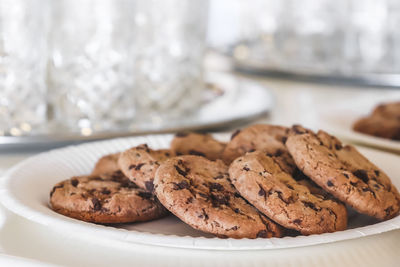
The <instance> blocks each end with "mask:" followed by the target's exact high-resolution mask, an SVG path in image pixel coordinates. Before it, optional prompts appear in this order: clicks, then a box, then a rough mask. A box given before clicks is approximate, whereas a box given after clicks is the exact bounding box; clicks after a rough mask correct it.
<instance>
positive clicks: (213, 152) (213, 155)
mask: <svg viewBox="0 0 400 267" xmlns="http://www.w3.org/2000/svg"><path fill="white" fill-rule="evenodd" d="M225 146H226V144H225V143H222V142H220V141H218V140H216V139H215V138H214V137H212V135H211V134H199V133H185V132H182V133H177V134H176V135H175V138H174V139H173V140H172V142H171V150H172V151H174V152H175V153H176V155H197V156H203V157H205V158H208V159H209V160H216V159H221V158H222V152H223V151H224V149H225Z"/></svg>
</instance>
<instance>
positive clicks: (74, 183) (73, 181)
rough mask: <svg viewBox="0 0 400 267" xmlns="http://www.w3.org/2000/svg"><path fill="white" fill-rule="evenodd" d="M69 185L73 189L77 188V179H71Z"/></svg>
mask: <svg viewBox="0 0 400 267" xmlns="http://www.w3.org/2000/svg"><path fill="white" fill-rule="evenodd" d="M71 184H72V186H73V187H77V185H78V184H79V181H78V180H77V179H72V180H71Z"/></svg>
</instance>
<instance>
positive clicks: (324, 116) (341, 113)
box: [319, 98, 400, 152]
mask: <svg viewBox="0 0 400 267" xmlns="http://www.w3.org/2000/svg"><path fill="white" fill-rule="evenodd" d="M386 101H394V99H385V98H383V99H370V98H366V99H359V100H357V101H346V102H342V103H334V105H332V106H326V107H325V108H324V109H323V110H321V111H320V112H319V121H320V126H321V128H323V129H326V130H327V131H328V132H330V133H331V134H333V135H337V136H338V137H341V138H342V139H346V140H350V141H353V142H357V143H360V144H365V145H368V146H373V147H376V148H382V149H385V150H391V151H394V152H400V141H395V140H390V139H385V138H381V137H375V136H372V135H366V134H362V133H359V132H356V131H354V130H353V127H352V126H353V124H354V122H356V121H357V120H358V119H360V118H361V117H364V116H367V115H368V114H370V113H371V111H372V110H373V109H374V107H375V106H376V105H378V104H379V103H384V102H386Z"/></svg>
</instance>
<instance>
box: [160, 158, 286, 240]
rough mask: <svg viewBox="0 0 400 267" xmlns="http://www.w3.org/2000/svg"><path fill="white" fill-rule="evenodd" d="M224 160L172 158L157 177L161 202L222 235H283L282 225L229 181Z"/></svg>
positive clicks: (195, 224) (191, 222)
mask: <svg viewBox="0 0 400 267" xmlns="http://www.w3.org/2000/svg"><path fill="white" fill-rule="evenodd" d="M227 171H228V169H227V166H226V165H225V164H223V163H222V161H220V160H217V161H210V160H208V159H206V158H204V157H200V156H190V155H187V156H179V157H174V158H171V159H169V160H167V161H165V162H164V163H162V164H161V166H160V167H159V168H158V170H157V172H156V178H155V180H154V185H155V193H156V195H157V197H158V198H159V200H160V202H161V203H162V204H163V205H164V206H165V207H166V208H167V209H168V210H170V211H171V212H172V213H174V214H175V215H176V216H177V217H179V218H180V219H181V220H182V221H184V222H185V223H187V224H189V225H190V226H192V227H193V228H195V229H198V230H201V231H204V232H208V233H212V234H215V235H217V236H219V237H232V238H257V237H263V238H267V237H279V236H282V232H283V230H282V228H281V227H280V226H279V225H277V224H275V223H274V222H272V221H271V220H269V219H268V218H267V217H265V216H264V215H263V214H261V213H260V212H259V211H258V210H257V209H255V208H254V207H253V206H252V205H250V204H248V203H247V202H246V201H245V200H244V199H243V198H242V197H241V196H240V194H239V193H238V192H237V191H236V189H235V188H234V187H233V185H232V184H231V182H230V180H229V176H228V173H227Z"/></svg>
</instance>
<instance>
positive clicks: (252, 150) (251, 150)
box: [247, 148, 256, 153]
mask: <svg viewBox="0 0 400 267" xmlns="http://www.w3.org/2000/svg"><path fill="white" fill-rule="evenodd" d="M254 151H256V150H255V149H254V148H252V149H250V150H249V151H247V152H250V153H251V152H254Z"/></svg>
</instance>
